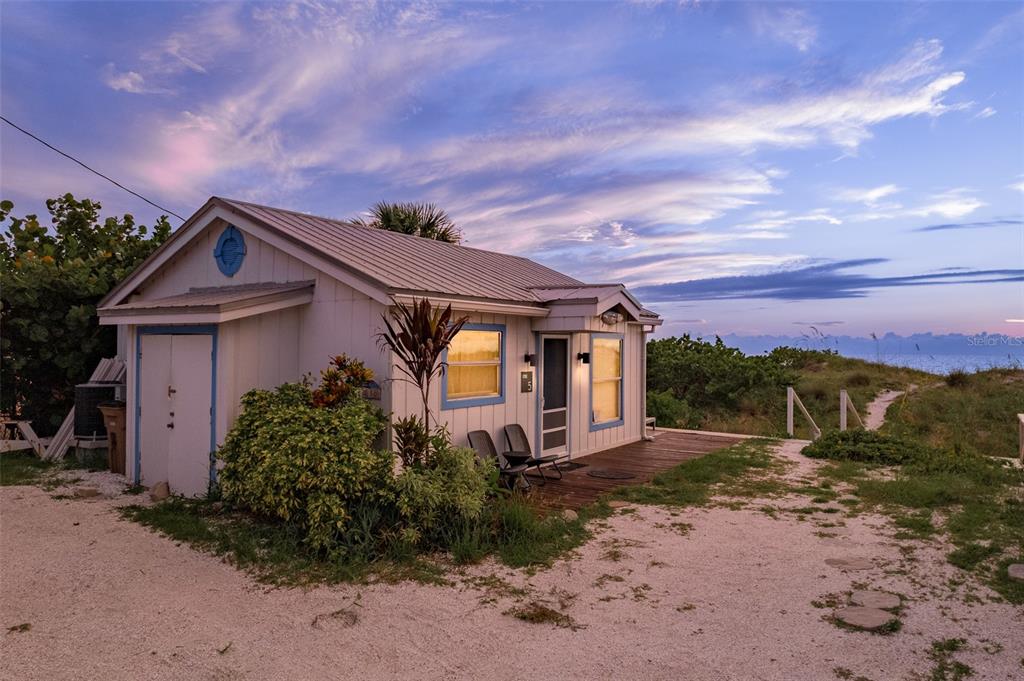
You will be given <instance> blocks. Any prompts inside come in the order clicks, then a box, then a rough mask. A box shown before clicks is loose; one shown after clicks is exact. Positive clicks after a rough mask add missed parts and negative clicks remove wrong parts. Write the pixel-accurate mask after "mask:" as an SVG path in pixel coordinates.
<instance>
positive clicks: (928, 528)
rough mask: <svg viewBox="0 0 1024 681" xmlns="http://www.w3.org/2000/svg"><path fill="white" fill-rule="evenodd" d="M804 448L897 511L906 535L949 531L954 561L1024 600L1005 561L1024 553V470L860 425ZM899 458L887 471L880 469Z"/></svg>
mask: <svg viewBox="0 0 1024 681" xmlns="http://www.w3.org/2000/svg"><path fill="white" fill-rule="evenodd" d="M804 451H805V453H807V454H810V455H813V456H816V457H817V458H825V459H829V460H831V461H833V463H830V464H829V465H827V466H825V467H823V468H822V469H821V471H820V474H821V475H822V476H823V477H826V478H828V479H830V480H834V481H841V482H844V483H846V484H848V485H850V486H851V487H852V494H854V495H855V496H856V497H857V498H858V499H859V500H860V501H861V504H862V505H863V506H864V507H870V508H873V509H875V510H878V511H881V512H884V513H887V514H889V515H890V516H892V517H893V518H894V520H895V522H896V525H897V526H898V527H899V528H901V532H903V533H905V535H904V536H906V535H910V536H918V537H925V536H929V535H931V534H932V533H935V532H939V531H941V532H943V533H945V534H946V535H947V536H948V537H949V538H950V540H951V541H952V542H953V543H954V545H955V546H956V549H955V550H953V551H952V552H950V554H949V556H948V559H949V562H950V563H952V564H953V565H956V566H957V567H959V568H961V569H963V570H968V571H971V572H974V573H976V574H978V575H979V576H981V577H982V578H983V579H985V581H987V582H988V584H989V585H990V586H991V587H992V588H993V589H995V590H996V591H998V592H999V593H1000V594H1002V595H1003V596H1004V597H1005V598H1006V599H1007V600H1009V601H1011V602H1014V603H1024V588H1021V586H1020V585H1019V583H1018V584H1014V583H1012V582H1011V581H1010V580H1009V578H1008V577H1006V575H1005V566H1006V564H1008V563H1009V562H1010V560H1011V559H1012V558H1016V557H1018V556H1021V555H1024V499H1022V498H1021V494H1022V493H1024V471H1022V470H1021V469H1019V468H1015V467H1013V466H1011V465H1009V464H1003V463H1002V462H1000V461H999V460H998V459H993V458H990V457H984V456H980V455H978V454H975V453H972V452H967V451H959V452H957V451H954V450H949V449H943V450H940V449H934V448H930V447H925V446H919V445H910V446H908V445H907V444H906V442H904V441H902V440H899V439H895V438H889V437H887V436H884V435H878V434H875V433H865V432H860V431H855V432H852V433H845V434H842V435H841V436H840V434H832V435H828V436H825V437H823V438H821V439H820V440H819V441H818V442H816V443H814V444H813V445H810V446H808V447H807V448H805V450H804ZM887 451H888V453H887ZM894 464H898V465H895V468H894V469H888V470H889V471H890V472H889V474H886V473H885V472H884V470H882V469H880V467H881V466H883V465H886V466H892V465H894ZM936 511H938V512H939V513H935V512H936ZM940 519H941V522H938V521H939V520H940Z"/></svg>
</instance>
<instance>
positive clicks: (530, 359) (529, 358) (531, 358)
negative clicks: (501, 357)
mask: <svg viewBox="0 0 1024 681" xmlns="http://www.w3.org/2000/svg"><path fill="white" fill-rule="evenodd" d="M523 361H524V362H526V363H527V364H529V365H530V366H532V367H535V366H537V355H534V354H532V353H529V352H528V353H526V354H525V355H523Z"/></svg>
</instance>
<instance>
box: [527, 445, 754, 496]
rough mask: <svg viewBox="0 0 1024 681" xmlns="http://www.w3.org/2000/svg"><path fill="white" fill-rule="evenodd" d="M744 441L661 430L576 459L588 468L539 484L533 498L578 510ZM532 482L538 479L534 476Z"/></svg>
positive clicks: (536, 485) (575, 460)
mask: <svg viewBox="0 0 1024 681" xmlns="http://www.w3.org/2000/svg"><path fill="white" fill-rule="evenodd" d="M744 439H745V438H744V437H743V436H736V437H732V436H728V435H719V434H710V433H680V432H673V431H660V432H657V433H655V434H654V440H653V441H651V442H633V443H630V444H627V445H622V446H620V447H615V448H612V449H606V450H605V451H603V452H597V453H595V454H590V455H587V456H583V457H578V458H574V459H573V461H574V462H575V463H582V464H586V467H584V468H578V469H576V470H574V471H567V472H566V473H565V474H564V476H563V478H562V479H561V480H548V483H547V484H546V485H539V484H535V485H534V488H533V492H532V493H531V497H532V498H533V499H534V500H535V501H536V502H537V503H538V505H540V506H541V507H543V508H548V509H552V510H562V509H578V508H581V507H583V506H586V505H587V504H590V503H593V502H595V501H597V499H598V498H599V497H601V495H603V494H606V493H607V492H610V491H612V490H614V489H616V488H618V487H623V486H626V485H635V484H638V483H645V482H650V481H651V479H652V478H654V476H655V475H657V474H658V473H661V472H662V471H666V470H668V469H670V468H672V467H674V466H677V465H678V464H680V463H682V462H684V461H689V460H690V459H696V458H699V457H701V456H704V455H705V454H708V453H710V452H713V451H715V450H718V449H722V448H723V447H729V446H731V445H734V444H737V443H739V442H743V440H744ZM594 468H609V469H614V470H617V471H625V472H627V473H632V474H633V475H634V476H635V477H633V478H630V479H628V480H607V479H603V478H594V477H591V476H589V475H587V471H588V470H592V469H594ZM530 479H531V480H534V479H535V478H534V476H532V475H531V477H530Z"/></svg>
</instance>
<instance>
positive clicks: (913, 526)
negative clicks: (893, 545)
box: [893, 511, 935, 539]
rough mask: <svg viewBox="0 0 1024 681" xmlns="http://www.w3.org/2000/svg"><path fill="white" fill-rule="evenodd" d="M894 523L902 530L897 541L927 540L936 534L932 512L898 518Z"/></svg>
mask: <svg viewBox="0 0 1024 681" xmlns="http://www.w3.org/2000/svg"><path fill="white" fill-rule="evenodd" d="M893 523H894V524H895V525H896V527H898V528H900V532H898V533H897V535H896V538H897V539H927V538H928V537H931V536H932V535H934V534H935V525H933V524H932V514H931V511H921V512H920V513H912V514H908V515H901V516H897V517H896V518H894V519H893Z"/></svg>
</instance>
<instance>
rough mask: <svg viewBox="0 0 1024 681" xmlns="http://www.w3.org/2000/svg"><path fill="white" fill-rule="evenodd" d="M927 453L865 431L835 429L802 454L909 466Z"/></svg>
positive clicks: (904, 443) (913, 446)
mask: <svg viewBox="0 0 1024 681" xmlns="http://www.w3.org/2000/svg"><path fill="white" fill-rule="evenodd" d="M928 454H929V452H928V450H927V449H926V448H925V447H922V446H921V445H918V444H914V443H910V442H904V441H903V440H899V439H897V438H893V437H887V436H885V435H880V434H879V433H876V432H874V431H865V430H848V431H846V432H840V431H838V430H834V431H831V432H830V433H827V434H826V435H823V436H822V437H821V438H819V439H818V440H817V441H815V442H812V443H811V444H809V445H808V446H806V447H804V449H803V455H804V456H809V457H811V458H812V459H838V460H842V461H860V462H864V463H877V464H885V465H897V464H902V463H909V462H911V461H913V460H915V459H920V458H922V457H924V456H927V455H928Z"/></svg>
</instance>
